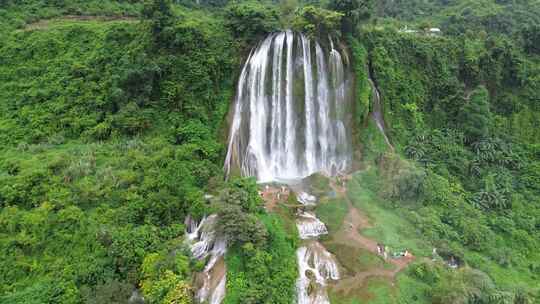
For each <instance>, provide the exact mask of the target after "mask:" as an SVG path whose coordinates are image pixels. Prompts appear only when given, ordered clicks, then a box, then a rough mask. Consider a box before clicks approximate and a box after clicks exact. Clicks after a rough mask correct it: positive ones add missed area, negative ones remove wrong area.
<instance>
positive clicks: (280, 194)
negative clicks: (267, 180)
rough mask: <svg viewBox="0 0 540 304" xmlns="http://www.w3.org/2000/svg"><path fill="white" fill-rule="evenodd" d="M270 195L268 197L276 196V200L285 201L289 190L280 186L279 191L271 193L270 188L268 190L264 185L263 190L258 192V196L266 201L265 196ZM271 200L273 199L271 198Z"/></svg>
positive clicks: (267, 186)
mask: <svg viewBox="0 0 540 304" xmlns="http://www.w3.org/2000/svg"><path fill="white" fill-rule="evenodd" d="M268 194H270V195H272V196H273V195H276V198H277V200H278V201H279V200H281V199H282V198H283V199H285V200H286V199H287V198H288V196H289V188H287V187H285V186H281V187H280V188H279V190H278V191H277V192H275V191H273V189H272V188H270V186H269V185H266V186H264V190H262V191H261V190H259V196H260V197H261V198H262V199H266V197H267V195H268ZM272 198H273V197H272Z"/></svg>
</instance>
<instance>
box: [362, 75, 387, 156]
mask: <svg viewBox="0 0 540 304" xmlns="http://www.w3.org/2000/svg"><path fill="white" fill-rule="evenodd" d="M368 81H369V85H370V86H371V92H372V93H373V98H374V100H373V110H372V112H371V114H372V117H373V120H374V121H375V124H376V125H377V128H378V129H379V131H381V134H382V136H383V137H384V141H385V142H386V144H387V145H388V146H389V147H390V148H392V149H393V146H392V144H391V143H390V140H389V139H388V136H386V131H385V129H384V118H383V114H382V106H381V94H380V92H379V89H377V86H376V85H375V82H373V80H372V79H371V77H369V78H368Z"/></svg>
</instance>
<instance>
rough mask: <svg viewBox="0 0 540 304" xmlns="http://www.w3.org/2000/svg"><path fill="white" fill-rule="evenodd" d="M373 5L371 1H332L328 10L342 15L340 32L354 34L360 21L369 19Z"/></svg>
mask: <svg viewBox="0 0 540 304" xmlns="http://www.w3.org/2000/svg"><path fill="white" fill-rule="evenodd" d="M373 3H374V1H373V0H332V1H331V2H330V4H329V8H330V9H332V10H335V11H338V12H340V13H342V14H343V15H344V18H342V19H341V28H342V31H343V32H344V33H354V32H355V31H356V28H357V26H358V25H359V24H360V22H361V21H362V20H366V19H369V17H371V14H372V12H373Z"/></svg>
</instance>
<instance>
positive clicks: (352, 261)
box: [324, 242, 392, 275]
mask: <svg viewBox="0 0 540 304" xmlns="http://www.w3.org/2000/svg"><path fill="white" fill-rule="evenodd" d="M324 246H325V247H326V249H328V250H329V251H330V252H332V253H334V254H335V256H336V258H337V259H338V262H339V264H340V265H341V266H342V267H343V268H345V270H346V271H347V273H349V274H351V275H353V274H354V273H359V272H364V271H368V270H370V269H374V268H385V269H387V268H391V267H392V265H391V264H388V263H385V262H384V260H383V259H382V258H381V257H379V256H377V255H375V254H373V253H371V252H369V251H367V250H364V249H360V248H355V247H351V246H347V245H343V244H335V243H331V242H328V243H325V244H324Z"/></svg>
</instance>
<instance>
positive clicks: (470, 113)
mask: <svg viewBox="0 0 540 304" xmlns="http://www.w3.org/2000/svg"><path fill="white" fill-rule="evenodd" d="M539 16H540V2H538V1H532V0H531V1H494V0H485V1H480V2H479V1H467V0H455V1H440V0H437V1H380V2H373V1H367V0H366V1H360V0H352V1H351V0H329V1H300V2H298V1H279V2H278V1H268V2H266V1H214V0H208V1H200V2H199V1H197V2H195V1H189V0H182V1H172V2H171V1H166V0H152V1H137V0H130V1H128V0H118V1H113V0H108V1H78V0H63V1H40V0H25V1H16V0H4V1H1V0H0V25H1V29H0V39H1V41H2V42H1V43H0V273H1V275H0V303H21V304H22V303H25V304H26V303H30V304H33V303H36V304H37V303H140V302H141V301H142V298H144V303H164V304H165V303H166V304H172V303H197V299H199V298H198V293H199V290H200V285H201V283H200V281H201V280H203V279H201V278H200V274H201V273H205V271H206V270H205V268H206V266H207V265H208V264H209V263H212V262H211V260H212V257H213V256H212V255H205V256H204V258H197V257H196V255H195V254H194V250H193V245H192V244H191V243H190V240H191V239H190V237H191V236H190V235H191V234H192V233H194V231H193V228H192V227H191V226H193V225H195V228H197V229H199V228H200V227H204V225H203V224H202V223H203V222H204V221H205V219H207V216H208V215H210V214H216V215H217V216H218V217H217V218H218V219H217V220H216V223H215V224H214V225H215V226H216V228H215V231H213V232H212V233H214V234H216V235H218V236H220V237H223V238H224V239H226V241H227V242H226V243H227V246H226V247H227V252H226V253H224V258H223V257H222V259H223V263H222V262H221V260H220V262H218V264H217V265H219V267H221V268H219V269H220V270H222V271H223V272H225V270H226V277H227V281H226V294H224V295H223V296H224V299H223V300H222V303H291V301H293V300H294V299H296V298H297V284H298V283H297V279H298V272H299V267H300V266H301V265H300V266H299V260H298V259H297V250H298V248H301V247H302V246H303V244H304V243H305V242H304V241H302V239H301V237H300V235H299V231H298V229H297V219H296V218H295V216H297V215H298V214H299V213H301V212H304V211H306V210H305V209H306V208H305V206H304V207H302V205H301V204H299V202H298V201H297V197H296V196H297V195H298V196H300V195H301V194H302V191H304V190H305V189H303V190H302V191H300V190H297V189H296V188H295V186H293V185H290V190H288V191H291V193H292V194H291V195H287V196H286V197H285V198H283V197H280V196H277V199H276V196H275V193H277V191H279V190H276V189H280V188H281V187H285V186H287V187H289V185H282V184H277V183H271V184H270V186H271V187H272V188H271V190H268V188H265V186H266V185H263V184H260V183H259V184H258V183H257V181H256V178H246V177H241V176H238V175H240V174H238V172H236V171H234V170H233V171H234V172H233V173H232V174H231V176H229V178H228V179H225V173H226V172H224V170H223V166H224V163H225V158H226V155H227V149H228V139H229V138H228V137H229V130H230V128H231V127H232V117H233V114H232V113H233V110H234V107H233V105H235V100H236V98H237V96H238V95H239V92H238V90H239V88H241V86H239V85H238V83H237V82H239V78H241V74H242V71H243V66H244V64H245V63H246V62H249V58H251V56H252V54H253V51H252V49H253V48H255V47H258V46H260V45H261V43H260V41H263V39H264V38H265V37H268V36H267V35H268V34H270V33H275V32H278V31H282V30H286V29H292V30H293V31H295V32H303V33H305V35H306V37H308V38H309V39H312V41H316V42H317V43H318V42H320V45H321V49H323V50H322V51H321V53H320V54H323V53H324V51H326V50H327V49H328V50H330V48H331V50H332V51H330V54H332V55H330V56H335V53H334V52H335V50H343V54H344V55H343V61H344V62H346V63H347V65H346V68H350V72H351V73H352V74H351V75H352V76H351V79H352V80H351V87H352V88H353V94H352V97H351V100H352V103H353V105H352V107H351V110H349V109H347V110H346V112H347V113H346V114H347V115H350V116H351V121H352V125H348V126H347V132H350V133H347V134H350V136H351V137H352V138H351V142H352V143H353V147H352V149H353V151H352V157H353V158H354V159H353V164H352V165H351V167H350V168H349V170H348V172H346V174H345V173H343V176H341V175H338V177H335V176H334V177H328V178H327V177H322V176H319V175H313V176H311V177H310V178H308V179H306V180H305V181H303V183H304V184H307V185H308V186H306V187H307V188H308V189H309V192H310V193H312V194H314V195H316V196H317V200H318V205H317V206H316V207H313V208H312V209H313V210H309V211H310V212H311V211H313V214H314V215H316V216H317V217H318V219H320V220H321V221H322V222H324V224H325V225H326V228H327V229H328V231H327V233H328V234H327V235H324V236H322V237H321V238H320V243H321V244H322V245H324V246H325V247H326V249H327V250H328V251H329V252H330V254H332V255H333V256H335V258H336V261H337V264H338V265H339V270H340V275H341V278H340V280H337V281H336V282H332V283H329V284H328V297H329V299H330V302H331V303H351V304H352V303H400V304H401V303H441V304H443V303H444V304H447V303H475V304H476V303H478V304H484V303H485V304H487V303H514V304H526V303H540V283H539V282H540V253H539V252H538V250H537V249H538V248H539V247H540V131H539V130H538V128H537V126H538V125H539V124H540V48H539V47H538V46H539V45H540V34H539V33H540V19H539V18H540V17H539ZM405 26H407V28H409V29H414V30H415V31H416V32H405V31H403V30H402V29H403V28H405ZM432 27H438V28H440V29H441V30H442V33H440V34H437V35H432V34H430V33H429V32H428V31H426V29H429V28H432ZM283 35H286V34H283ZM284 37H285V36H284ZM328 37H330V38H328ZM308 38H302V39H308ZM284 39H285V38H284ZM298 39H300V38H298ZM284 41H285V40H284ZM329 44H331V46H330V45H329ZM334 44H335V45H336V46H335V48H336V49H334ZM308 48H309V46H308ZM290 49H291V57H292V56H293V55H294V56H299V55H298V54H299V53H300V52H301V48H300V47H298V48H297V49H294V50H292V49H293V48H292V47H291V48H290ZM303 52H306V49H305V48H304V50H303ZM297 53H298V54H297ZM268 54H272V56H277V55H275V54H274V53H270V52H269V53H268ZM317 54H319V53H317ZM268 56H270V55H268ZM316 56H319V55H315V52H314V55H313V58H314V64H315V63H317V64H320V62H317V61H316V60H315V59H316V58H318V57H316ZM275 58H278V57H275ZM304 58H305V57H304ZM273 60H276V59H273ZM288 60H289V59H287V64H288ZM272 62H273V61H272ZM282 65H283V66H284V64H282ZM299 65H300V64H299V63H297V66H299ZM276 66H278V64H275V63H274V68H273V69H277V68H276ZM280 66H281V65H280ZM329 67H332V66H330V65H329ZM318 69H319V68H318V66H317V71H319V70H318ZM329 70H332V69H331V68H329ZM304 71H305V70H304ZM332 71H333V70H332ZM291 73H292V72H291ZM263 74H264V73H263ZM320 75H321V74H320V73H319V74H317V76H315V77H314V81H319V80H320V79H321V77H322V76H320ZM279 77H280V78H279V79H281V78H282V77H286V76H279ZM299 78H301V80H302V81H305V79H307V74H302V75H301V76H299ZM263 83H264V82H263ZM329 87H331V86H329ZM320 88H321V87H318V90H319V91H318V92H320V90H321V89H320ZM294 89H295V90H296V89H297V88H296V87H294ZM323 89H324V88H323ZM246 90H247V89H246ZM271 90H272V89H271V88H265V87H264V85H263V86H262V89H261V90H260V91H261V92H266V93H267V94H270V93H268V92H270V91H271ZM274 90H275V89H274ZM277 91H278V92H282V91H285V90H281V89H279V88H278V89H277ZM300 91H302V93H301V94H306V92H304V91H307V87H306V88H305V89H304V88H301V89H300ZM263 95H264V94H263ZM317 109H318V110H320V108H317ZM336 111H337V110H336ZM272 115H273V114H272ZM377 115H380V118H381V119H382V122H381V121H378V120H377V118H378V117H379V116H377ZM378 122H379V123H381V124H382V125H378V124H377V123H378ZM242 126H245V123H244V124H242ZM318 128H320V127H318ZM299 130H300V128H299ZM302 131H304V130H303V129H302ZM381 131H382V132H381ZM385 136H386V139H385ZM242 143H243V142H242ZM306 145H307V144H306ZM340 176H341V177H340ZM343 180H346V181H343ZM304 186H305V185H304ZM260 191H262V192H260ZM272 191H274V192H272ZM306 191H307V190H306ZM260 193H262V195H261V194H260ZM261 197H262V198H261ZM308 209H309V208H308ZM324 224H323V225H324ZM326 228H325V229H326ZM212 229H214V228H212ZM381 243H382V244H384V245H385V246H387V247H388V248H389V250H390V251H391V252H392V253H393V252H400V251H403V250H408V251H411V252H412V254H413V255H414V257H413V258H411V259H410V260H401V259H391V260H388V259H384V258H383V257H382V255H378V254H377V251H376V247H374V244H377V245H378V244H381ZM212 246H214V247H217V245H215V244H214V245H212ZM212 246H210V247H212ZM207 250H213V249H212V248H207ZM434 250H435V251H434ZM451 261H452V262H451ZM220 263H222V264H223V265H221V264H220ZM452 263H455V264H456V265H454V264H452ZM450 266H452V267H450ZM454 266H455V267H454ZM311 275H313V274H311ZM307 276H308V278H309V276H310V274H308V275H307ZM214 283H216V284H217V282H212V284H214ZM315 288H316V287H314V286H308V288H307V289H308V291H310V290H313V289H315ZM209 301H210V300H209ZM218 303H219V302H218ZM314 303H317V302H314Z"/></svg>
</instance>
